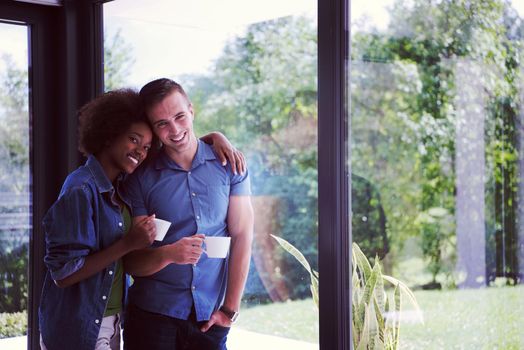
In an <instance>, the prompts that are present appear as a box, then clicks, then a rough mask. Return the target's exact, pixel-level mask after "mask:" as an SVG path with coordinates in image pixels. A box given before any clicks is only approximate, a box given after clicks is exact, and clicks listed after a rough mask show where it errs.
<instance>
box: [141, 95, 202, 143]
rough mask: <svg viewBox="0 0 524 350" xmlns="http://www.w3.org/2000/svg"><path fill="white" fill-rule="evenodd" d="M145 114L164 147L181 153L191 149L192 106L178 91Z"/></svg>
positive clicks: (192, 136)
mask: <svg viewBox="0 0 524 350" xmlns="http://www.w3.org/2000/svg"><path fill="white" fill-rule="evenodd" d="M147 115H148V117H149V121H150V122H151V125H152V126H153V131H154V133H155V134H156V135H157V136H158V138H159V139H160V141H162V143H163V144H164V147H168V148H169V150H172V151H174V152H176V153H183V152H186V151H188V150H191V149H192V147H191V146H196V137H195V134H194V132H193V118H194V113H193V106H192V105H191V103H190V102H189V101H188V100H187V99H186V98H185V97H184V96H183V95H182V94H180V93H179V92H177V91H174V92H173V93H171V94H170V95H169V96H167V97H166V98H164V99H163V100H162V101H160V102H159V103H157V104H156V105H154V106H153V107H151V108H150V109H149V110H148V113H147Z"/></svg>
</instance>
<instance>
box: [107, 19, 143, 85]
mask: <svg viewBox="0 0 524 350" xmlns="http://www.w3.org/2000/svg"><path fill="white" fill-rule="evenodd" d="M135 61H136V59H135V57H134V55H133V46H132V45H131V44H130V43H128V42H126V41H125V39H124V37H123V36H122V29H120V28H119V29H118V30H116V32H115V34H114V35H113V36H111V37H109V38H108V37H107V34H106V32H105V31H104V88H105V91H109V90H114V89H118V88H122V87H125V86H126V85H127V77H128V76H129V73H130V72H131V69H133V65H134V64H135Z"/></svg>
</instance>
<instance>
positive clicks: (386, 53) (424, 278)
mask: <svg viewBox="0 0 524 350" xmlns="http://www.w3.org/2000/svg"><path fill="white" fill-rule="evenodd" d="M379 3H380V5H379V7H381V8H382V9H381V10H377V9H373V8H369V7H367V6H366V4H365V3H364V2H363V1H352V13H353V18H352V57H351V59H352V63H351V103H352V110H351V115H352V124H351V131H352V134H351V147H352V159H351V164H352V170H353V172H354V175H358V176H359V177H362V178H365V179H366V181H368V182H369V183H371V184H372V185H373V187H374V188H376V191H377V192H378V193H379V194H380V203H381V205H382V206H383V208H384V214H385V217H386V218H387V221H386V236H387V242H388V243H389V245H388V246H387V248H388V249H387V254H386V256H385V259H384V266H385V268H386V271H387V270H388V269H390V272H389V271H388V273H390V274H391V275H393V276H394V277H396V278H398V279H400V280H402V281H404V282H405V283H406V284H407V285H408V286H409V287H410V288H411V289H412V290H414V293H415V296H416V297H417V300H418V302H419V304H420V307H421V310H422V313H423V315H424V320H425V323H423V324H422V323H420V322H418V321H416V319H414V318H412V317H411V315H412V313H410V307H409V305H406V310H405V312H403V313H401V331H400V333H401V338H400V344H401V348H409V349H420V348H445V349H453V348H504V349H509V348H521V347H522V346H523V345H524V340H523V339H522V337H521V336H520V333H519V331H518V329H520V328H521V327H522V325H523V324H522V322H521V318H520V317H519V316H518V315H519V314H520V313H521V312H522V311H523V310H524V303H523V302H522V298H521V296H522V295H523V292H524V290H523V289H522V286H521V283H522V271H524V270H523V267H524V235H523V233H522V232H523V230H522V227H521V226H522V224H521V223H522V219H521V217H522V207H524V206H523V205H522V203H521V199H520V198H522V188H523V186H522V183H523V181H522V179H523V178H524V177H523V171H522V169H523V165H522V164H524V163H523V161H522V159H523V155H522V154H523V152H522V151H523V148H522V140H523V139H522V136H523V132H522V130H523V128H522V125H523V124H522V120H523V119H522V116H523V113H522V107H521V103H522V96H523V95H522V91H523V90H522V83H521V81H522V77H523V75H522V66H521V63H520V62H521V57H522V53H523V51H522V43H523V39H524V37H523V33H524V30H523V28H524V25H523V21H522V19H523V18H524V11H523V10H524V8H522V5H521V4H520V2H515V1H513V2H511V3H510V2H506V1H469V2H456V1H418V0H416V1H402V0H397V1H382V2H379ZM387 9H389V10H387ZM519 11H520V12H519ZM352 184H353V188H354V190H355V188H357V189H358V188H359V187H358V186H359V185H358V181H356V180H355V179H353V181H352ZM352 200H353V201H354V202H355V201H356V204H353V207H354V208H358V206H359V205H360V206H362V205H369V204H370V203H371V201H372V200H368V199H366V198H363V197H361V196H360V197H359V196H358V195H357V197H355V195H353V198H352ZM353 215H354V217H353V237H354V239H355V242H356V243H358V244H360V245H362V246H364V247H366V246H370V245H375V244H376V241H375V240H374V236H372V235H369V234H366V231H365V230H366V228H365V227H363V226H359V225H358V224H357V223H355V220H357V221H358V220H360V219H359V218H360V216H359V215H360V214H359V213H356V212H354V213H353ZM385 248H386V246H385V245H384V249H385ZM369 254H370V255H371V254H373V255H374V254H375V253H374V252H370V253H369ZM371 257H373V256H371ZM501 324H503V325H504V326H501ZM500 334H505V335H504V336H501V335H500ZM429 339H432V340H431V341H429ZM435 339H439V340H438V341H434V340H435Z"/></svg>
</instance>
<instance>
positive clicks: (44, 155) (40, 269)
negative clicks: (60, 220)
mask: <svg viewBox="0 0 524 350" xmlns="http://www.w3.org/2000/svg"><path fill="white" fill-rule="evenodd" d="M0 21H1V22H4V23H16V24H22V25H26V26H27V28H28V63H27V67H28V78H29V92H28V93H29V120H30V123H31V128H30V130H31V135H30V137H31V150H30V163H31V175H32V176H31V182H32V184H31V185H32V224H33V230H32V233H31V236H30V240H29V248H30V249H29V271H28V278H29V286H28V299H29V300H28V330H27V333H28V336H27V348H28V349H40V343H39V338H40V337H39V331H38V306H39V303H40V294H41V291H42V285H43V281H44V278H45V266H44V263H43V257H44V254H45V251H44V250H45V248H44V233H43V230H42V227H41V222H42V219H43V217H44V215H45V213H46V211H47V210H48V208H49V207H50V206H51V204H52V203H53V202H54V201H55V200H56V197H57V195H58V193H59V191H60V187H61V185H62V182H63V180H64V179H65V177H66V176H67V174H68V173H69V172H70V171H71V170H73V169H74V168H76V167H77V166H78V165H79V164H80V163H81V162H82V156H81V155H80V153H79V152H78V150H77V130H76V129H77V118H76V111H77V110H78V108H79V107H80V106H81V105H83V104H84V103H86V102H87V101H89V100H91V99H92V98H93V97H95V96H96V95H98V94H100V93H101V92H102V91H103V34H102V25H103V21H102V1H98V0H65V1H62V3H61V4H59V6H48V5H42V4H35V3H25V2H19V1H14V0H9V1H4V2H2V3H0Z"/></svg>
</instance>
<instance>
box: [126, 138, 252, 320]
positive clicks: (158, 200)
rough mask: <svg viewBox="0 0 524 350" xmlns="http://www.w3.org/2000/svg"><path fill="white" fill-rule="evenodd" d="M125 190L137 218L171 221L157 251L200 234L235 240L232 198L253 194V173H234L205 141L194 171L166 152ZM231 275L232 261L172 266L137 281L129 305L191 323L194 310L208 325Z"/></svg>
mask: <svg viewBox="0 0 524 350" xmlns="http://www.w3.org/2000/svg"><path fill="white" fill-rule="evenodd" d="M124 189H125V191H126V192H127V196H128V199H129V200H130V202H131V203H132V215H133V216H141V215H152V214H156V217H157V218H159V219H164V220H167V221H170V222H171V226H170V228H169V230H168V232H167V234H166V236H165V238H164V240H163V241H161V242H157V241H155V243H153V246H152V247H153V249H154V248H155V247H159V246H163V245H166V244H171V243H174V242H176V241H178V240H179V239H181V238H183V237H187V236H192V235H194V234H195V233H204V234H205V235H206V236H229V232H228V230H227V212H228V206H229V197H230V196H236V195H250V194H251V189H250V181H249V176H248V174H247V172H246V173H245V174H244V175H240V174H237V175H235V174H233V172H232V170H231V167H230V165H229V164H227V166H225V167H224V166H222V164H221V162H220V160H219V159H218V158H217V156H216V155H215V153H214V151H213V149H212V147H211V146H209V145H207V144H205V143H203V142H202V141H198V148H197V153H196V155H195V158H194V159H193V162H192V165H191V169H189V171H186V170H184V169H183V168H181V167H180V166H178V165H177V164H176V163H175V162H174V161H173V160H172V159H170V158H169V157H168V156H167V155H166V154H165V153H164V152H161V153H160V154H159V155H158V157H157V158H152V159H150V160H149V161H148V163H146V164H143V165H142V167H141V168H139V169H137V170H136V171H135V172H134V173H133V174H132V175H130V176H129V177H128V178H127V179H126V182H125V186H124ZM227 271H228V259H227V258H226V259H209V258H207V256H206V255H205V254H202V255H201V258H200V260H199V261H198V263H197V264H195V265H191V264H185V265H180V264H169V265H167V266H166V267H165V268H163V269H162V270H160V271H158V272H157V273H155V274H153V275H150V276H145V277H135V278H134V283H133V285H132V286H131V287H130V288H129V299H128V302H129V303H132V304H134V305H136V306H138V307H139V308H141V309H143V310H146V311H150V312H154V313H159V314H163V315H166V316H170V317H175V318H178V319H188V317H189V314H190V312H191V307H192V306H193V305H194V307H195V312H196V318H197V320H198V321H203V320H208V319H209V318H210V316H211V313H212V312H213V311H215V310H216V309H217V308H218V307H219V306H220V304H221V303H222V301H223V298H224V295H225V291H226V284H227Z"/></svg>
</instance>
